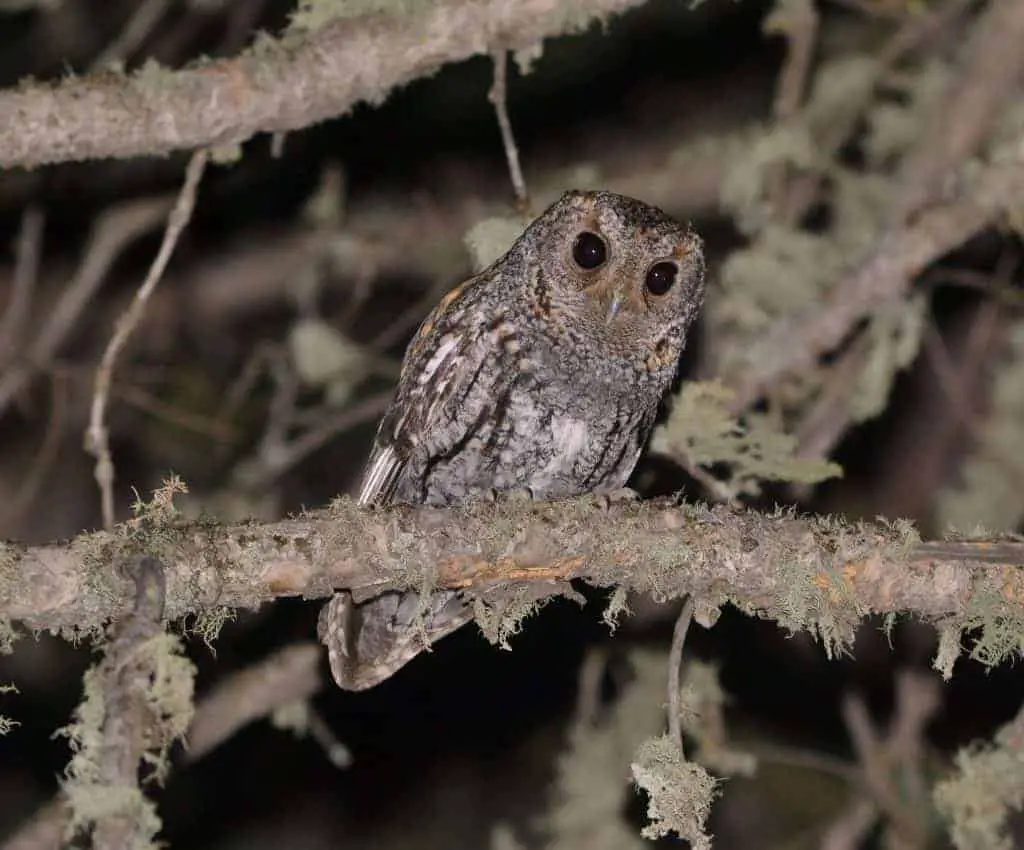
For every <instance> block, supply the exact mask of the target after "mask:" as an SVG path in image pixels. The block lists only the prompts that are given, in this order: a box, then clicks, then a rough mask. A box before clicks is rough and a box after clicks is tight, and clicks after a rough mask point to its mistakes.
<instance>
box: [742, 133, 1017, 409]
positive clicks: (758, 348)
mask: <svg viewBox="0 0 1024 850" xmlns="http://www.w3.org/2000/svg"><path fill="white" fill-rule="evenodd" d="M1022 142H1024V139H1022V140H1021V142H1018V145H1019V150H1018V152H1017V155H1016V157H1014V158H1012V159H1010V160H1008V161H1003V162H997V163H993V164H992V165H989V166H988V167H987V168H984V169H981V170H979V173H978V174H976V175H974V177H975V179H972V196H971V197H969V198H965V199H964V200H962V201H959V202H957V203H953V204H949V205H947V206H941V207H935V208H932V209H929V210H926V211H925V212H923V213H921V214H920V215H919V216H918V217H917V218H916V219H915V221H913V222H912V223H911V224H908V225H907V226H905V227H901V228H897V229H895V230H893V231H890V232H889V233H888V234H886V235H885V236H883V237H882V239H881V240H879V242H878V244H877V247H876V248H875V250H874V252H873V253H872V254H871V255H870V256H869V257H867V258H866V259H865V260H864V262H862V263H861V264H859V265H858V266H857V267H856V268H854V269H853V270H852V271H851V272H850V273H849V274H848V275H847V276H846V277H845V279H844V280H842V281H841V282H840V283H839V284H838V285H837V287H836V288H835V290H834V292H833V293H832V295H831V296H830V298H829V300H828V302H827V303H826V304H824V305H820V306H818V305H815V306H813V307H809V308H808V309H807V310H805V311H803V312H801V313H800V314H798V315H796V316H793V317H790V318H787V319H783V320H780V321H779V322H778V323H777V324H776V325H775V326H774V327H773V328H771V329H770V330H769V331H768V332H767V334H765V335H764V336H763V337H762V338H760V339H759V340H758V341H757V342H755V343H754V344H753V345H752V346H751V347H750V350H749V353H748V356H747V357H746V358H745V370H744V372H743V373H742V374H740V375H736V376H731V377H730V380H729V385H730V386H731V387H732V388H733V389H734V396H733V398H732V400H731V402H730V407H731V408H732V409H734V410H736V411H742V410H744V409H745V408H746V407H747V406H749V405H750V404H752V403H753V402H755V401H756V400H757V399H758V398H760V397H761V396H762V395H763V394H764V393H765V392H766V391H767V390H768V389H770V388H771V387H772V386H775V385H776V384H777V383H778V382H779V381H781V380H782V379H783V378H785V377H786V376H788V375H790V374H793V373H796V372H800V371H803V370H812V369H814V368H817V361H818V357H819V356H820V355H821V354H823V353H824V352H827V351H830V350H832V349H833V348H834V347H835V346H837V345H839V344H840V343H841V342H842V341H843V340H844V339H845V338H846V336H847V334H848V333H849V331H850V329H851V328H852V327H853V326H854V325H855V324H856V323H857V322H858V321H860V320H861V319H863V318H864V317H865V316H868V315H872V314H873V313H875V312H876V311H878V310H880V309H882V308H884V307H886V306H888V305H890V304H892V303H893V302H894V301H895V300H896V299H898V298H901V297H902V296H903V295H904V294H905V292H906V290H907V288H908V287H909V286H910V284H911V282H912V280H913V278H914V276H915V275H917V274H918V273H920V272H921V271H922V270H924V269H925V268H926V267H927V266H928V265H930V264H931V263H932V262H934V261H935V260H936V259H937V258H938V257H941V256H942V255H943V254H945V253H946V252H947V251H950V250H952V249H953V248H955V247H956V246H958V245H960V244H962V243H963V242H964V241H966V240H967V239H969V238H970V237H971V236H973V235H974V234H976V233H978V232H979V231H981V230H983V229H985V228H986V227H988V226H989V225H991V224H992V223H993V222H994V221H996V220H997V219H998V218H999V217H1000V216H1001V215H1002V214H1003V213H1004V212H1005V211H1006V210H1007V209H1010V208H1012V206H1013V204H1015V203H1016V202H1017V200H1016V199H1017V198H1018V197H1019V196H1020V194H1021V193H1022V192H1024V144H1022Z"/></svg>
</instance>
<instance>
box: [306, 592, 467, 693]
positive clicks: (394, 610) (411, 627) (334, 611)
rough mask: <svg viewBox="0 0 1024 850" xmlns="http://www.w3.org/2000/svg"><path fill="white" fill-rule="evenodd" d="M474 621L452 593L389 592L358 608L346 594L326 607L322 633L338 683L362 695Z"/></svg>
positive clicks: (337, 595) (465, 606)
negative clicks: (431, 646)
mask: <svg viewBox="0 0 1024 850" xmlns="http://www.w3.org/2000/svg"><path fill="white" fill-rule="evenodd" d="M472 619H473V607H472V605H471V604H470V603H468V602H466V601H465V600H464V599H462V598H461V597H460V596H459V595H458V594H457V593H456V592H455V591H451V590H441V591H435V592H433V593H428V594H420V593H415V592H412V591H405V592H399V591H391V592H388V593H385V594H384V595H382V596H378V597H375V598H374V599H370V600H369V601H367V602H364V603H362V604H360V605H357V604H356V603H355V601H354V600H353V599H352V594H351V593H348V592H347V591H344V592H341V593H336V594H335V595H334V596H333V597H332V598H331V601H330V602H328V603H327V604H326V605H325V606H324V607H323V610H322V611H321V612H320V623H319V628H318V631H319V633H320V640H321V641H322V642H323V643H324V645H325V646H326V647H327V656H328V659H329V660H330V664H331V674H332V675H333V676H334V681H336V682H337V683H338V685H339V686H341V687H342V688H343V689H344V690H346V691H364V690H366V689H367V688H372V687H373V686H374V685H378V684H380V683H381V682H383V681H384V680H385V679H387V678H389V677H391V676H393V675H394V674H395V673H397V672H398V671H399V670H400V669H401V668H402V667H404V666H405V665H406V664H408V663H409V662H410V661H412V660H413V659H414V658H415V657H416V656H417V655H419V654H420V653H421V652H423V651H424V650H426V649H429V648H430V645H431V644H433V643H435V642H436V641H439V640H440V639H441V638H443V637H444V636H445V635H448V634H451V633H452V632H453V631H455V630H456V629H458V628H459V627H460V626H463V625H465V624H466V623H468V622H469V621H470V620H472Z"/></svg>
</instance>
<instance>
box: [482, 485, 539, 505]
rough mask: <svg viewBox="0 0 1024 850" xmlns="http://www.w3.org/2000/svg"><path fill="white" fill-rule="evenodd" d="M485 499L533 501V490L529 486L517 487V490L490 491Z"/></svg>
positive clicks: (494, 500)
mask: <svg viewBox="0 0 1024 850" xmlns="http://www.w3.org/2000/svg"><path fill="white" fill-rule="evenodd" d="M485 500H486V501H488V502H513V503H515V502H532V501H533V500H534V499H533V491H532V490H531V489H530V488H529V487H517V488H516V489H515V490H495V489H493V488H492V489H491V490H489V491H488V493H487V496H486V497H485Z"/></svg>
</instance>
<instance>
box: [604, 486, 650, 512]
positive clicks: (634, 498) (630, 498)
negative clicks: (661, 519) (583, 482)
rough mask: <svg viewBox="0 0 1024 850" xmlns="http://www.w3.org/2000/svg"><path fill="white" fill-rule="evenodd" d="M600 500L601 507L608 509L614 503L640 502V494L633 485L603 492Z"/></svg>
mask: <svg viewBox="0 0 1024 850" xmlns="http://www.w3.org/2000/svg"><path fill="white" fill-rule="evenodd" d="M598 500H599V504H600V505H601V507H603V508H604V509H605V510H608V509H609V508H611V506H612V505H621V504H622V503H623V502H638V501H640V494H639V493H637V491H636V490H634V489H633V488H632V487H620V488H619V489H618V490H612V491H611V492H609V493H602V494H601V495H600V496H598Z"/></svg>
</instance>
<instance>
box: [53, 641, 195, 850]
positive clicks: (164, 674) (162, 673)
mask: <svg viewBox="0 0 1024 850" xmlns="http://www.w3.org/2000/svg"><path fill="white" fill-rule="evenodd" d="M131 663H132V664H133V665H140V666H142V667H146V668H148V669H149V671H150V672H149V675H148V676H147V677H145V680H146V682H147V684H146V687H145V690H144V691H139V690H136V689H133V690H132V692H131V693H130V694H129V695H126V698H130V699H131V700H133V701H138V703H139V704H140V705H141V710H140V711H139V712H138V716H141V717H143V718H145V721H144V722H145V723H146V728H145V729H132V730H131V732H132V733H134V734H137V735H138V736H139V738H140V740H142V741H144V742H145V747H146V749H145V752H144V754H143V759H144V761H145V762H146V763H147V764H148V765H149V767H150V769H151V774H150V778H151V779H155V780H157V781H162V780H163V778H164V776H165V775H166V772H167V769H168V760H167V755H168V750H169V749H170V746H171V744H172V743H173V742H174V741H175V740H177V739H178V738H180V737H181V736H182V735H183V734H184V733H185V730H186V729H187V728H188V725H189V723H190V722H191V720H192V713H193V688H194V682H195V666H194V665H193V664H192V662H191V661H189V660H188V659H187V658H186V657H185V656H184V655H183V654H182V647H181V642H180V640H179V639H178V638H176V637H175V636H173V635H169V634H167V633H160V634H158V635H155V636H153V637H152V638H149V639H147V640H145V641H143V642H142V643H141V644H140V645H138V646H137V647H135V648H134V650H133V653H132V659H131ZM108 673H109V670H107V668H105V667H104V665H103V664H102V663H101V664H99V665H97V666H95V667H93V668H91V669H90V670H88V671H86V673H85V675H84V676H83V679H82V688H83V699H82V702H81V703H79V705H78V707H77V708H76V709H75V713H74V719H73V720H72V722H71V723H70V724H69V725H68V726H66V727H64V728H63V729H60V730H58V734H60V735H64V736H66V737H67V738H68V742H69V745H70V747H71V751H72V757H71V760H70V761H69V762H68V765H67V767H66V769H65V778H64V781H63V783H62V786H63V793H64V795H65V797H66V798H67V801H68V805H69V809H70V812H71V818H70V821H69V825H68V830H69V834H74V833H75V832H77V831H78V830H80V829H82V828H84V827H88V826H92V825H94V824H96V823H97V822H100V821H104V820H106V819H108V818H112V817H123V818H126V819H128V820H130V821H131V822H132V823H133V824H134V830H133V832H132V836H131V842H130V847H131V848H132V850H153V848H155V846H156V845H155V844H154V843H153V839H154V837H155V835H156V834H157V832H158V831H159V829H160V819H159V817H158V816H157V814H156V808H155V806H154V804H153V803H152V802H151V801H150V800H148V799H147V798H146V796H145V795H144V794H143V793H142V790H141V789H140V787H139V785H138V783H136V782H135V781H132V782H131V783H129V784H125V785H118V784H116V783H114V782H112V780H111V776H110V775H109V774H108V770H109V766H108V765H107V764H106V762H107V761H109V754H108V750H109V748H110V747H111V746H118V747H119V746H130V744H129V743H127V742H125V741H122V740H116V741H108V740H107V739H106V734H107V731H106V728H105V727H106V724H107V722H108V719H109V718H108V715H107V706H108V702H107V694H106V691H105V689H106V688H108V687H111V686H112V683H110V682H109V681H107V675H108ZM120 686H122V687H127V685H125V684H123V683H121V684H120ZM133 714H134V712H133Z"/></svg>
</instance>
